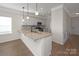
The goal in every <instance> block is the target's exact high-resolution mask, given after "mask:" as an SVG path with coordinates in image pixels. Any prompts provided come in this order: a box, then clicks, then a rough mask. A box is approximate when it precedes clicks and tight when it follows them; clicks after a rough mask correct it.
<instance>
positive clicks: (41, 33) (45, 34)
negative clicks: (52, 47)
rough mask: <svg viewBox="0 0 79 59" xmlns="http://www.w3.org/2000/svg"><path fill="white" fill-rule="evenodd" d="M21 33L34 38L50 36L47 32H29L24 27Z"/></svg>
mask: <svg viewBox="0 0 79 59" xmlns="http://www.w3.org/2000/svg"><path fill="white" fill-rule="evenodd" d="M21 33H23V34H24V35H25V36H27V37H29V38H31V39H34V40H38V39H42V38H46V37H49V36H51V33H49V32H31V31H30V30H25V29H21Z"/></svg>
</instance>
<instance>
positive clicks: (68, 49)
mask: <svg viewBox="0 0 79 59" xmlns="http://www.w3.org/2000/svg"><path fill="white" fill-rule="evenodd" d="M52 55H54V56H79V35H71V36H70V38H69V40H68V41H67V42H66V43H65V44H64V45H60V44H57V43H55V42H53V43H52Z"/></svg>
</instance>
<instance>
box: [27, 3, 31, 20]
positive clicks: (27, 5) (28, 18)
mask: <svg viewBox="0 0 79 59" xmlns="http://www.w3.org/2000/svg"><path fill="white" fill-rule="evenodd" d="M27 11H28V12H27V17H26V19H30V17H29V4H28V3H27Z"/></svg>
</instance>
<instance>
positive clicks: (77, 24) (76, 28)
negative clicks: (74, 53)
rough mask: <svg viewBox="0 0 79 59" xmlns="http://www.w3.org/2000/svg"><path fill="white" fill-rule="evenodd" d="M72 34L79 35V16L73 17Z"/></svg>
mask: <svg viewBox="0 0 79 59" xmlns="http://www.w3.org/2000/svg"><path fill="white" fill-rule="evenodd" d="M71 21H72V34H74V35H79V17H72V20H71Z"/></svg>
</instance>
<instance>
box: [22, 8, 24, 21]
mask: <svg viewBox="0 0 79 59" xmlns="http://www.w3.org/2000/svg"><path fill="white" fill-rule="evenodd" d="M22 9H23V18H22V22H24V7H22Z"/></svg>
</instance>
